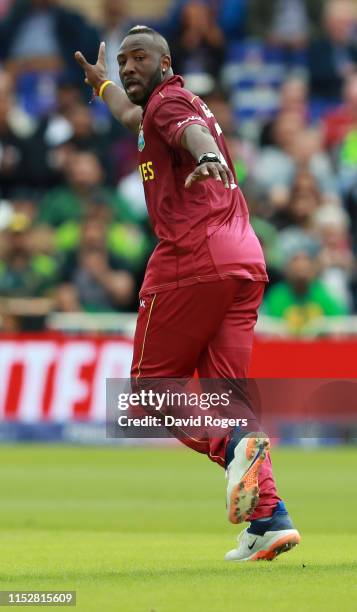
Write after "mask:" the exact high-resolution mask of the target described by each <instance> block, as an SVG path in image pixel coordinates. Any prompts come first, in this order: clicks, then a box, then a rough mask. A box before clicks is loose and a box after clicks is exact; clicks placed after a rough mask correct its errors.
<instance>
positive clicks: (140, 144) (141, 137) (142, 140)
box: [138, 125, 145, 153]
mask: <svg viewBox="0 0 357 612" xmlns="http://www.w3.org/2000/svg"><path fill="white" fill-rule="evenodd" d="M144 148H145V138H144V128H143V126H142V125H141V126H140V130H139V137H138V149H139V151H140V153H141V152H142V151H143V150H144Z"/></svg>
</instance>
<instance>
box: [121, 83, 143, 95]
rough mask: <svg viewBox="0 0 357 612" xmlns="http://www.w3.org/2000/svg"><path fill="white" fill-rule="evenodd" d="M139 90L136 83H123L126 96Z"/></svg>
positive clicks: (139, 86) (138, 84)
mask: <svg viewBox="0 0 357 612" xmlns="http://www.w3.org/2000/svg"><path fill="white" fill-rule="evenodd" d="M140 88H141V85H140V83H138V81H129V82H127V83H125V90H126V92H127V93H128V94H133V93H136V92H137V91H138V90H139V89H140Z"/></svg>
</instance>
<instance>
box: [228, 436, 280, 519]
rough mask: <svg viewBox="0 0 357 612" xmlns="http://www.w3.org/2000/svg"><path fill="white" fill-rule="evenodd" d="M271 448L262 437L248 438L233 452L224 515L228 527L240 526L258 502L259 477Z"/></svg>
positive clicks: (229, 467)
mask: <svg viewBox="0 0 357 612" xmlns="http://www.w3.org/2000/svg"><path fill="white" fill-rule="evenodd" d="M269 448H270V442H269V438H267V436H266V435H265V434H262V433H257V434H249V437H245V438H242V440H241V441H240V442H239V443H238V444H237V446H236V447H235V449H234V458H233V459H232V461H231V462H230V464H229V465H228V467H227V470H226V476H227V513H228V520H229V521H230V522H231V523H235V524H237V523H242V522H243V521H246V520H247V519H248V518H249V516H251V514H252V513H253V510H254V508H255V507H256V505H257V504H258V501H259V487H258V474H259V470H260V468H261V466H262V463H263V461H264V459H265V457H266V456H267V452H268V451H269Z"/></svg>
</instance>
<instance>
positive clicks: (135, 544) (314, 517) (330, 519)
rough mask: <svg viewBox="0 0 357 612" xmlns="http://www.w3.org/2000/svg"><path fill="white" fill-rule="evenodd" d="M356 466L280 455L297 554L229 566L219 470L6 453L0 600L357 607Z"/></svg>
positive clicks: (125, 457) (351, 452)
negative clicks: (73, 596) (43, 594)
mask: <svg viewBox="0 0 357 612" xmlns="http://www.w3.org/2000/svg"><path fill="white" fill-rule="evenodd" d="M356 458H357V452H356V449H353V448H350V449H341V448H340V449H338V448H337V449H327V450H313V451H304V450H296V449H276V450H275V451H274V454H273V460H274V466H275V472H276V476H277V480H278V484H279V489H280V492H281V495H282V496H283V497H284V499H285V500H286V501H287V502H288V507H289V510H290V512H291V514H292V515H293V517H294V519H295V522H296V525H297V526H298V527H299V528H300V530H301V532H302V536H303V540H302V544H301V546H299V547H297V548H296V549H294V550H293V551H292V552H290V553H289V554H286V555H282V556H280V557H279V558H278V559H277V560H276V561H274V562H272V563H267V562H261V563H249V564H248V563H247V564H235V563H231V564H229V563H226V562H224V561H223V556H224V554H225V552H226V551H227V550H228V549H230V548H233V546H234V540H235V536H236V533H237V529H236V528H235V527H234V526H233V525H229V524H228V522H227V520H226V514H225V506H224V477H223V471H222V470H221V469H220V468H218V467H217V466H215V465H213V464H211V463H210V462H209V461H208V460H207V459H206V458H205V457H203V456H199V455H196V454H194V453H192V452H190V451H188V450H186V449H184V448H173V449H113V448H110V449H108V448H68V447H53V446H52V447H51V446H42V447H41V446H31V445H29V446H15V447H10V446H5V447H1V448H0V490H1V504H0V550H1V555H0V589H1V590H12V589H19V590H37V589H40V590H51V589H53V590H54V589H56V590H62V589H67V590H76V591H77V608H70V609H78V610H81V611H82V610H83V611H88V612H89V611H100V612H107V611H112V610H115V611H120V612H121V611H124V612H127V611H128V612H137V611H138V612H139V611H143V612H178V611H180V612H181V611H184V612H203V611H210V612H231V611H236V610H247V611H251V610H253V609H258V606H259V608H260V609H263V610H273V611H275V610H290V609H292V610H297V611H298V612H300V611H306V610H311V611H314V612H319V611H320V610H321V611H322V610H323V611H330V610H331V611H336V610H338V611H339V612H346V611H349V610H356V609H357V603H356V602H357V470H356V468H357V461H356ZM252 606H254V608H253V607H252ZM28 609H37V610H38V609H40V608H34V607H33V606H31V607H29V608H28ZM42 609H50V608H49V607H46V608H42ZM51 609H53V608H51Z"/></svg>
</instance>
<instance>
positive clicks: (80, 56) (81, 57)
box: [74, 51, 89, 70]
mask: <svg viewBox="0 0 357 612" xmlns="http://www.w3.org/2000/svg"><path fill="white" fill-rule="evenodd" d="M74 57H75V59H76V60H77V62H78V64H79V65H80V66H81V67H82V68H83V70H86V69H87V67H88V66H89V64H88V62H87V60H86V58H85V57H84V55H83V54H82V53H81V52H80V51H76V52H75V54H74Z"/></svg>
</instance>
